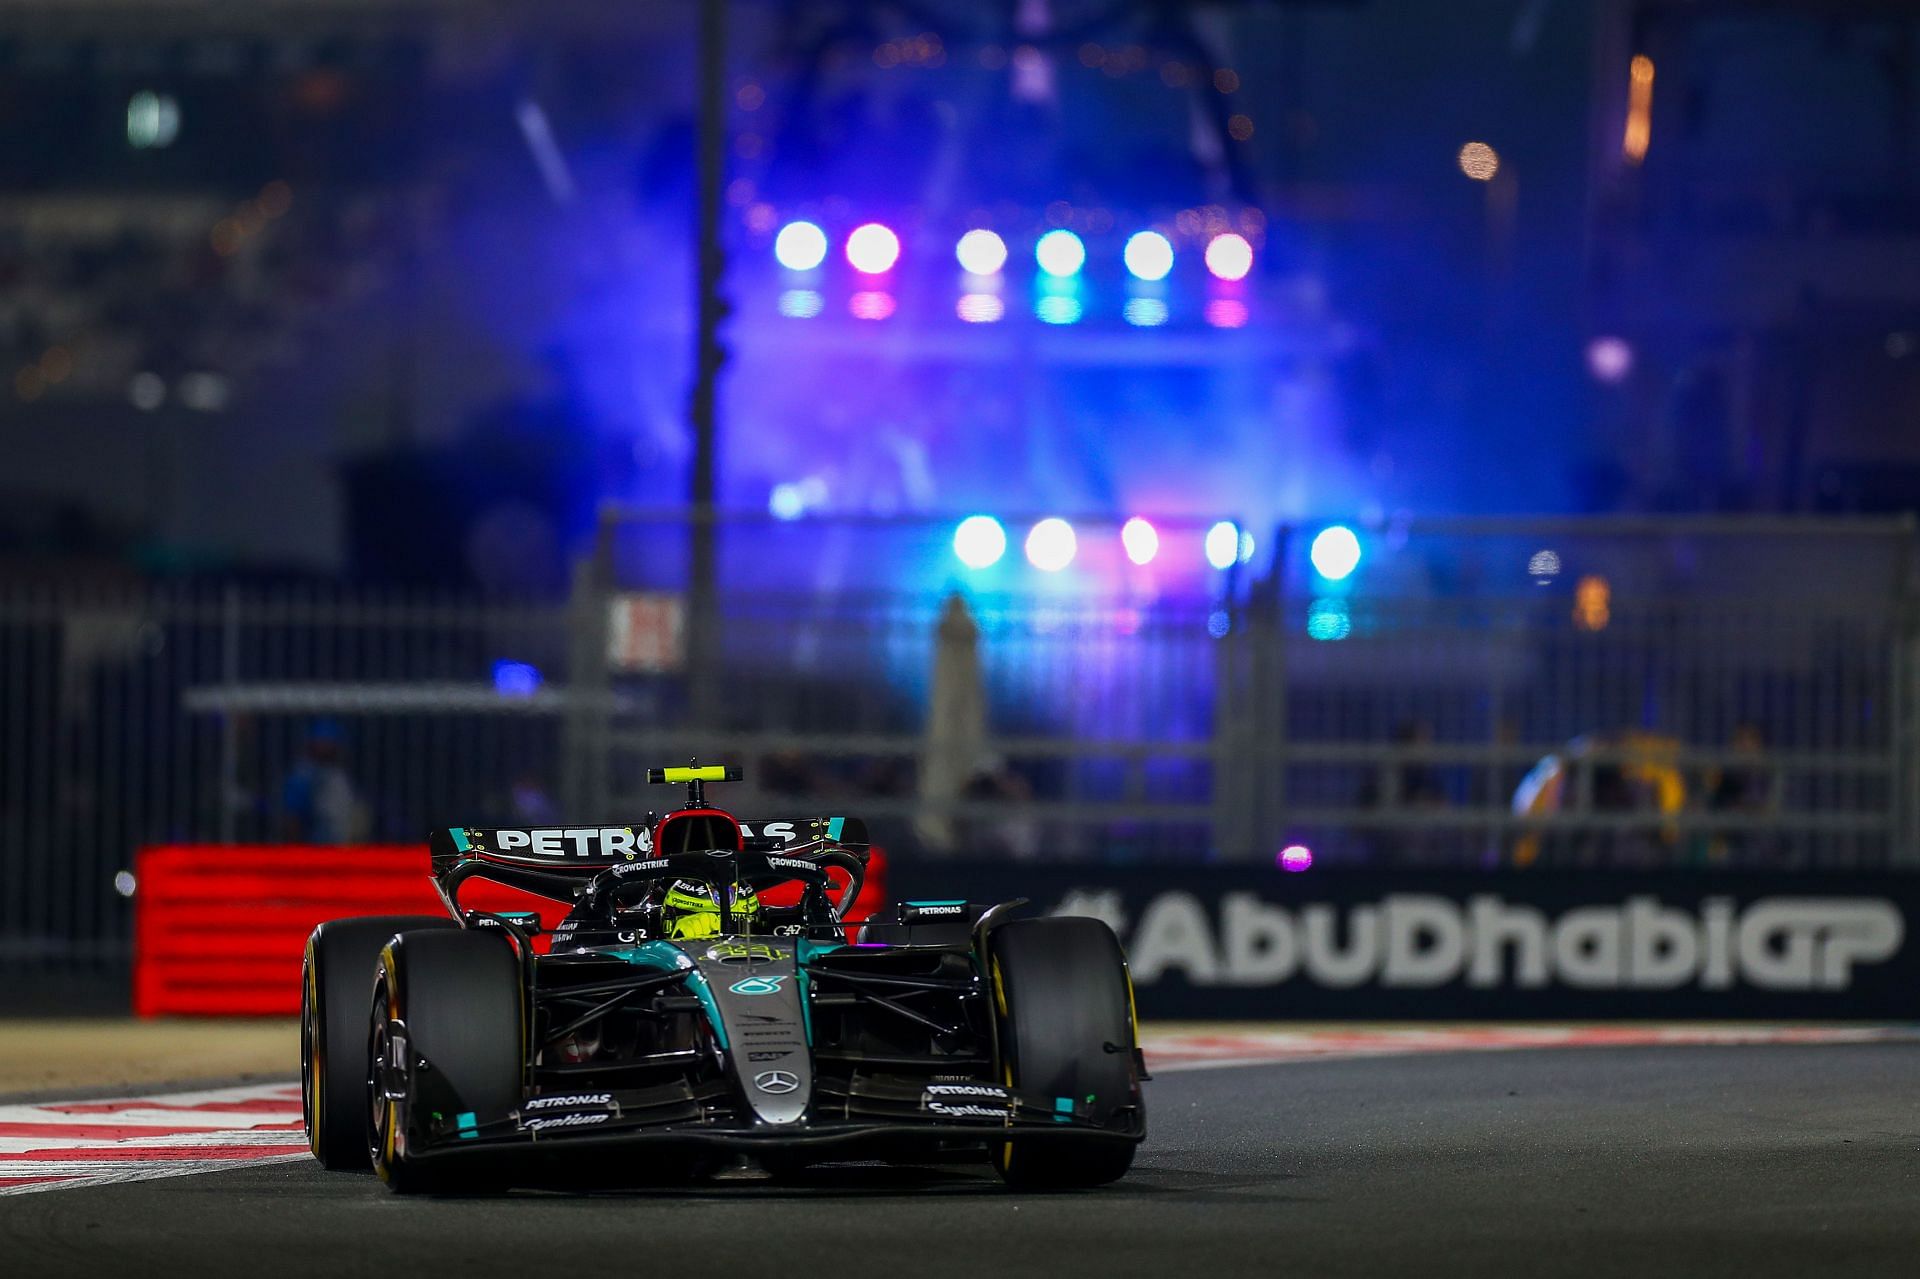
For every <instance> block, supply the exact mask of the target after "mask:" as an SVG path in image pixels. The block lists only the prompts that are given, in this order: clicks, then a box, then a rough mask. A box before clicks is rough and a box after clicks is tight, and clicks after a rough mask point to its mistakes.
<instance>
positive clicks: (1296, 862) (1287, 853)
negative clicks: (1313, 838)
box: [1279, 844, 1313, 871]
mask: <svg viewBox="0 0 1920 1279" xmlns="http://www.w3.org/2000/svg"><path fill="white" fill-rule="evenodd" d="M1279 862H1280V869H1281V870H1290V871H1303V870H1305V869H1306V868H1307V867H1309V866H1311V865H1313V850H1312V849H1311V848H1308V847H1307V846H1306V845H1305V844H1288V845H1287V846H1286V847H1285V848H1283V849H1281V850H1280V857H1279Z"/></svg>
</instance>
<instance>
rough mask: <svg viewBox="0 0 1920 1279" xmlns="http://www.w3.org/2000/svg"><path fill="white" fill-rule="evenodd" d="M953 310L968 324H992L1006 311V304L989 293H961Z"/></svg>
mask: <svg viewBox="0 0 1920 1279" xmlns="http://www.w3.org/2000/svg"><path fill="white" fill-rule="evenodd" d="M953 311H954V314H955V315H958V316H959V317H960V318H961V319H963V320H965V321H966V322H967V323H968V324H992V323H993V322H994V321H995V320H998V319H999V318H1000V317H1002V316H1004V315H1005V314H1006V313H1007V304H1006V303H1004V302H1002V301H1001V300H1000V299H999V298H997V297H995V296H994V295H993V294H991V293H962V294H961V295H960V300H959V301H958V302H956V303H954V305H953Z"/></svg>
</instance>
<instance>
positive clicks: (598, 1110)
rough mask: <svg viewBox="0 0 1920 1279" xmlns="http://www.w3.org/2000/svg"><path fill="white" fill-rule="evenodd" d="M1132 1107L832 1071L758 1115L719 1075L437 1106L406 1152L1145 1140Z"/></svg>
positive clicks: (419, 1155) (430, 1155)
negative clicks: (1106, 1112) (807, 1090)
mask: <svg viewBox="0 0 1920 1279" xmlns="http://www.w3.org/2000/svg"><path fill="white" fill-rule="evenodd" d="M1125 1118H1126V1122H1124V1123H1122V1124H1119V1125H1111V1124H1099V1123H1095V1122H1094V1121H1093V1120H1092V1119H1091V1118H1090V1117H1089V1115H1088V1113H1087V1108H1086V1106H1085V1105H1084V1104H1081V1103H1078V1102H1076V1099H1074V1098H1068V1097H1044V1098H1043V1097H1036V1096H1033V1095H1030V1094H1025V1093H1020V1092H1016V1091H1014V1090H1012V1089H1009V1088H1003V1087H1001V1086H999V1085H997V1084H987V1083H977V1082H951V1083H946V1082H942V1083H918V1082H911V1081H887V1080H874V1079H862V1080H856V1081H854V1082H853V1083H852V1084H851V1085H844V1084H838V1083H835V1082H831V1081H822V1084H821V1086H820V1087H819V1089H818V1090H817V1091H816V1094H815V1096H814V1100H813V1105H812V1106H811V1107H810V1108H809V1110H808V1112H807V1114H806V1115H805V1116H804V1117H803V1118H801V1119H800V1120H799V1121H797V1122H794V1123H788V1124H768V1123H756V1122H754V1121H753V1120H752V1119H751V1117H750V1114H749V1112H747V1111H746V1109H745V1108H744V1107H742V1106H740V1105H739V1104H738V1102H737V1099H736V1097H735V1095H734V1091H733V1089H732V1088H731V1087H730V1086H729V1085H728V1084H727V1083H726V1082H724V1081H720V1080H715V1081H713V1082H711V1083H709V1084H706V1085H703V1086H698V1087H694V1086H689V1085H687V1084H683V1083H680V1084H669V1085H661V1086H656V1087H651V1088H637V1089H626V1090H613V1091H606V1092H593V1093H550V1094H546V1095H543V1096H539V1097H530V1098H527V1099H526V1100H525V1101H523V1102H522V1103H521V1105H520V1106H519V1107H518V1108H516V1109H515V1110H513V1111H511V1112H510V1113H508V1114H505V1115H476V1114H472V1113H465V1114H458V1115H435V1116H433V1117H432V1118H431V1120H430V1121H429V1122H427V1123H426V1124H424V1125H421V1126H420V1127H417V1128H416V1129H415V1131H414V1132H413V1133H412V1134H410V1140H409V1141H408V1143H407V1145H408V1149H407V1152H406V1153H407V1157H408V1158H409V1159H435V1160H437V1159H439V1158H441V1157H452V1158H459V1157H461V1156H468V1155H472V1156H477V1155H480V1154H481V1153H482V1152H486V1153H489V1154H493V1155H504V1154H507V1153H509V1152H512V1151H516V1150H518V1151H523V1152H525V1153H535V1152H538V1153H541V1154H547V1155H552V1156H555V1157H563V1156H565V1155H567V1154H569V1153H579V1154H582V1155H585V1154H588V1153H589V1152H603V1151H605V1150H607V1149H608V1148H612V1147H624V1146H630V1145H639V1144H662V1145H680V1146H698V1147H707V1148H719V1149H723V1150H729V1151H735V1152H751V1151H753V1150H768V1149H774V1148H778V1149H793V1150H806V1151H823V1150H826V1149H832V1150H835V1151H844V1150H851V1149H858V1148H868V1147H872V1148H888V1149H899V1148H901V1147H913V1146H920V1145H924V1146H926V1147H928V1148H938V1147H950V1146H954V1145H977V1146H980V1147H985V1146H987V1145H990V1144H992V1143H994V1142H999V1141H1006V1140H1009V1139H1011V1138H1014V1137H1019V1138H1020V1139H1022V1140H1029V1139H1035V1138H1039V1139H1045V1140H1049V1141H1052V1140H1106V1141H1114V1140H1121V1141H1139V1140H1141V1139H1142V1138H1143V1137H1144V1136H1145V1135H1146V1134H1145V1130H1144V1125H1143V1124H1142V1123H1140V1122H1139V1120H1138V1116H1137V1114H1134V1113H1133V1112H1126V1115H1125Z"/></svg>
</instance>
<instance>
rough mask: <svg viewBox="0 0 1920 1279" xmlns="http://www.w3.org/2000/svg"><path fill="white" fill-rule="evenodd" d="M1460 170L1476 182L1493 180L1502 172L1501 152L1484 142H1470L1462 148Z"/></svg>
mask: <svg viewBox="0 0 1920 1279" xmlns="http://www.w3.org/2000/svg"><path fill="white" fill-rule="evenodd" d="M1458 159H1459V162H1460V172H1462V173H1464V174H1466V175H1467V176H1468V177H1470V178H1472V179H1473V180H1474V181H1475V182H1491V181H1493V175H1494V174H1496V173H1498V172H1500V153H1499V152H1498V151H1495V150H1494V149H1493V148H1492V147H1490V146H1488V145H1487V144H1486V143H1484V142H1469V143H1467V145H1465V146H1463V147H1461V148H1460V155H1459V157H1458Z"/></svg>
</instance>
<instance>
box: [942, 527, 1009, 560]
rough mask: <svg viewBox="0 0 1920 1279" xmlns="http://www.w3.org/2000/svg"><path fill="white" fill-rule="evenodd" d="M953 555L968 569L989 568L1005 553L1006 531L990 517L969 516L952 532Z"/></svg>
mask: <svg viewBox="0 0 1920 1279" xmlns="http://www.w3.org/2000/svg"><path fill="white" fill-rule="evenodd" d="M953 553H954V554H955V555H957V556H958V557H959V558H960V562H961V563H962V564H965V565H966V566H967V567H968V568H990V567H992V566H993V565H995V564H998V563H999V562H1000V557H1001V556H1002V555H1005V554H1006V553H1007V530H1005V529H1004V528H1001V527H1000V521H999V520H996V519H994V518H993V516H991V515H969V516H968V517H967V518H966V519H964V520H961V521H960V526H959V527H958V528H956V529H954V530H953Z"/></svg>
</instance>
